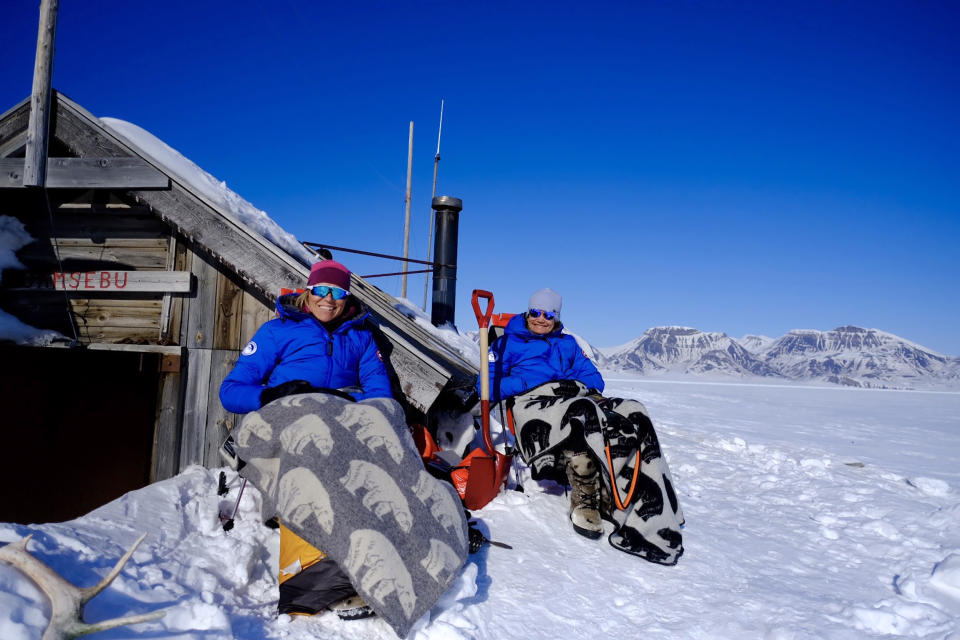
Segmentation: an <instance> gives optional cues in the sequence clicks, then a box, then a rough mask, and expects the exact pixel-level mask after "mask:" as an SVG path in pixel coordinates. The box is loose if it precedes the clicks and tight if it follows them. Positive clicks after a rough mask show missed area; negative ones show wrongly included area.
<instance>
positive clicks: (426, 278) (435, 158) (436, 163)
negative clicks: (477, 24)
mask: <svg viewBox="0 0 960 640" xmlns="http://www.w3.org/2000/svg"><path fill="white" fill-rule="evenodd" d="M441 133H443V99H442V98H441V99H440V126H439V127H438V128H437V155H435V156H433V191H432V192H431V193H430V202H431V207H432V203H433V199H434V198H436V197H437V167H439V166H440V134H441ZM434 213H435V212H434V210H433V208H431V209H430V234H429V235H428V236H427V262H430V251H431V250H432V249H433V216H434ZM429 288H430V274H429V273H426V274H424V276H423V310H424V311H426V310H427V290H428V289H429Z"/></svg>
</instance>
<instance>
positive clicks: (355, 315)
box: [277, 293, 369, 331]
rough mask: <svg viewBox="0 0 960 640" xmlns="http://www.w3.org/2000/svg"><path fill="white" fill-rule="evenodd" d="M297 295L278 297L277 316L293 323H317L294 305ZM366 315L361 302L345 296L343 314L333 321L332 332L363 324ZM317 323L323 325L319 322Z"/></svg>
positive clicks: (309, 314)
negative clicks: (351, 325)
mask: <svg viewBox="0 0 960 640" xmlns="http://www.w3.org/2000/svg"><path fill="white" fill-rule="evenodd" d="M299 295H300V294H299V293H287V294H284V295H282V296H279V297H278V298H277V316H278V317H280V318H282V319H284V320H293V321H294V322H303V321H304V320H314V321H317V320H316V318H314V317H313V315H312V314H311V313H310V312H309V311H304V310H303V309H301V308H300V307H298V306H297V305H296V304H294V301H295V300H296V299H297V296H299ZM368 315H369V313H368V312H367V310H366V309H365V308H364V306H363V303H362V302H360V301H359V300H357V299H356V298H355V297H353V296H347V304H346V306H345V307H344V309H343V313H342V314H341V315H340V316H339V317H337V318H336V319H334V321H333V323H332V324H334V327H333V329H332V331H336V330H337V329H339V328H340V327H342V326H343V325H345V324H359V323H361V322H363V320H365V319H366V317H367V316H368ZM317 322H318V323H319V324H323V323H320V322H319V321H317Z"/></svg>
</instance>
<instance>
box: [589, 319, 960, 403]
mask: <svg viewBox="0 0 960 640" xmlns="http://www.w3.org/2000/svg"><path fill="white" fill-rule="evenodd" d="M599 351H600V352H601V353H602V355H603V358H602V359H601V360H600V361H599V362H598V364H599V366H601V367H604V368H607V369H612V370H616V371H624V372H633V373H643V374H648V375H650V374H652V375H656V374H670V373H677V374H719V375H721V376H726V377H731V376H732V377H744V376H760V377H765V378H780V379H785V380H805V381H818V382H829V383H832V384H840V385H845V386H853V387H876V388H901V389H912V388H958V387H960V364H958V363H960V358H951V357H948V356H944V355H942V354H939V353H936V352H935V351H932V350H930V349H927V348H925V347H923V346H921V345H918V344H916V343H913V342H910V341H909V340H905V339H903V338H900V337H899V336H896V335H893V334H892V333H887V332H884V331H879V330H877V329H864V328H861V327H855V326H846V327H838V328H836V329H833V330H831V331H817V330H808V329H798V330H794V331H790V332H788V333H787V334H785V335H783V336H781V337H779V338H776V339H773V338H768V337H766V336H755V335H748V336H744V337H743V338H742V339H741V340H740V341H737V340H735V339H733V338H731V337H729V336H728V335H727V334H725V333H717V332H704V331H700V330H698V329H693V328H690V327H653V328H651V329H648V330H647V331H646V332H644V334H643V335H642V336H640V337H639V338H637V339H636V340H633V341H631V342H629V343H627V344H625V345H623V346H620V347H614V348H609V349H600V350H599Z"/></svg>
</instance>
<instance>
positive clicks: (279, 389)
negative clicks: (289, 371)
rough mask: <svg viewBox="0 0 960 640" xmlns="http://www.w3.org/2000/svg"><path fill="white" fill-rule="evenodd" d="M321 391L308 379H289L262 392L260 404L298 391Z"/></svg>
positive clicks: (266, 403) (268, 402) (262, 404)
mask: <svg viewBox="0 0 960 640" xmlns="http://www.w3.org/2000/svg"><path fill="white" fill-rule="evenodd" d="M317 391H320V389H317V388H316V387H315V386H313V385H312V384H310V383H309V382H307V381H306V380H288V381H286V382H282V383H280V384H278V385H277V386H275V387H268V388H266V389H264V390H263V391H261V392H260V406H261V407H262V406H265V405H268V404H270V403H271V402H273V401H274V400H276V399H277V398H282V397H284V396H292V395H296V394H298V393H316V392H317Z"/></svg>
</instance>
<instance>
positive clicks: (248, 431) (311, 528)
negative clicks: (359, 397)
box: [234, 393, 467, 637]
mask: <svg viewBox="0 0 960 640" xmlns="http://www.w3.org/2000/svg"><path fill="white" fill-rule="evenodd" d="M234 439H235V440H236V444H237V448H238V454H239V456H240V457H241V458H242V459H243V460H245V461H246V462H247V466H246V467H244V469H243V474H244V475H245V476H246V477H247V478H248V479H249V480H250V481H251V482H253V483H254V485H255V486H256V487H257V488H258V489H260V492H261V493H262V494H263V499H264V504H263V516H264V518H269V517H271V516H273V515H277V516H279V517H280V519H281V521H282V522H283V524H284V525H286V526H287V527H289V528H290V529H291V530H292V531H293V532H294V533H296V534H297V535H299V536H300V537H302V538H303V539H305V540H307V541H308V542H310V543H311V544H313V545H314V546H316V547H317V548H319V549H321V550H323V551H324V552H326V553H327V555H328V556H329V557H330V558H331V559H333V560H334V561H335V562H336V563H337V564H339V565H340V567H341V568H342V569H343V570H344V572H345V573H346V574H347V575H348V576H349V577H350V580H351V582H352V584H353V586H354V588H355V589H356V590H357V592H358V593H359V594H360V595H361V596H363V598H364V599H365V600H366V601H367V603H368V604H369V605H370V606H371V607H372V608H373V610H374V611H376V612H377V614H378V615H379V616H380V617H381V618H383V619H384V620H385V621H386V622H387V623H388V624H389V625H390V626H391V627H393V629H394V631H396V633H397V635H398V636H400V637H404V636H406V635H407V633H408V632H409V631H410V628H411V626H412V625H413V623H414V622H415V621H416V620H417V619H418V618H419V617H420V616H421V615H423V614H424V613H425V612H426V611H427V610H429V609H430V607H431V606H433V604H434V603H435V602H436V601H437V600H438V599H439V598H440V596H441V595H442V594H443V592H444V591H446V589H447V587H448V586H449V585H450V583H451V582H452V581H453V579H454V577H455V576H456V575H457V573H458V572H459V570H460V568H461V567H462V566H463V564H464V562H465V560H466V556H467V523H466V520H465V518H464V511H463V507H462V506H461V504H460V500H459V499H458V498H457V494H456V491H455V490H454V488H453V487H452V486H451V485H449V484H448V483H444V482H441V481H439V480H437V479H435V478H434V477H432V476H431V475H430V474H429V473H427V472H426V471H425V470H424V468H423V464H422V463H421V461H420V455H419V454H418V452H417V449H416V446H415V445H414V443H413V439H412V438H411V437H410V434H409V431H408V429H407V426H406V422H405V420H404V416H403V410H402V409H401V407H400V405H399V404H398V403H397V402H396V401H394V400H390V399H385V398H375V399H370V400H364V401H362V402H356V403H354V402H349V401H347V400H344V399H342V398H338V397H335V396H331V395H327V394H323V393H311V394H302V395H293V396H287V397H284V398H280V399H278V400H275V401H274V402H271V403H270V404H268V405H266V406H265V407H263V408H261V409H260V410H259V411H256V412H253V413H250V414H248V415H247V416H246V417H245V418H244V420H243V422H242V423H241V425H240V427H239V428H238V430H237V433H236V434H235V437H234Z"/></svg>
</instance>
